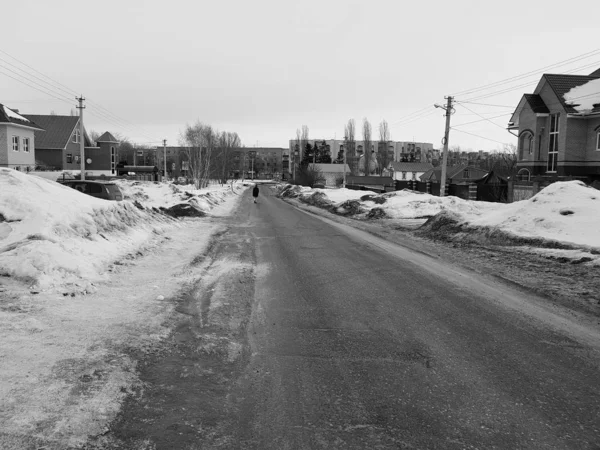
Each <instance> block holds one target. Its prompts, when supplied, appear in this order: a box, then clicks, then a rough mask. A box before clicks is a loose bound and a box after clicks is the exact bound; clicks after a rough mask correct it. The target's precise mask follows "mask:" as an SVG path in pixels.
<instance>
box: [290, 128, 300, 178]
mask: <svg viewBox="0 0 600 450" xmlns="http://www.w3.org/2000/svg"><path fill="white" fill-rule="evenodd" d="M293 147H294V148H292V149H290V150H291V152H292V154H291V157H292V164H293V165H292V170H293V174H292V175H293V177H294V180H295V179H296V170H297V169H298V167H297V166H298V155H300V157H301V158H302V131H300V128H297V129H296V140H295V141H294V146H293ZM296 153H298V154H296Z"/></svg>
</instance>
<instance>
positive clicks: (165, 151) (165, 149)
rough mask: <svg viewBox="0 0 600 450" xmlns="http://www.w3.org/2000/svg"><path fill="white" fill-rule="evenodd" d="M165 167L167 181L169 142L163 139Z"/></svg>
mask: <svg viewBox="0 0 600 450" xmlns="http://www.w3.org/2000/svg"><path fill="white" fill-rule="evenodd" d="M163 159H164V161H163V167H164V171H165V172H164V178H165V180H167V140H166V139H163Z"/></svg>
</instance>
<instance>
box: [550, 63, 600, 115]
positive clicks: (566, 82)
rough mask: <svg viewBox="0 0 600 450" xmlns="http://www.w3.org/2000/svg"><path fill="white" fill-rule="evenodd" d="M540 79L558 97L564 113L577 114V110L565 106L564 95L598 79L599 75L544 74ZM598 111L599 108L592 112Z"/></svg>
mask: <svg viewBox="0 0 600 450" xmlns="http://www.w3.org/2000/svg"><path fill="white" fill-rule="evenodd" d="M594 73H595V72H594ZM542 78H543V79H546V81H547V83H548V84H549V85H550V87H551V88H552V90H553V91H554V93H555V94H556V97H558V100H559V101H560V103H561V105H562V106H563V107H564V108H565V111H567V113H569V114H572V113H577V110H576V109H575V108H573V106H571V105H567V103H566V100H565V94H566V93H567V92H569V91H570V90H571V89H573V88H575V87H577V86H581V85H582V84H585V83H587V82H588V81H591V80H595V79H596V78H600V75H598V76H590V75H555V74H544V75H543V76H542ZM598 111H600V107H596V108H594V110H593V112H598Z"/></svg>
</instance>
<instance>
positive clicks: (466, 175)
mask: <svg viewBox="0 0 600 450" xmlns="http://www.w3.org/2000/svg"><path fill="white" fill-rule="evenodd" d="M463 178H469V169H465V170H463Z"/></svg>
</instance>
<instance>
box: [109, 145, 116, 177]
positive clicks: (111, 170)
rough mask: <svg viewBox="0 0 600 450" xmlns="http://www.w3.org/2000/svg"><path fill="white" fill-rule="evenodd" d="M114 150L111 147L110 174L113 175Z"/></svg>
mask: <svg viewBox="0 0 600 450" xmlns="http://www.w3.org/2000/svg"><path fill="white" fill-rule="evenodd" d="M115 158H116V155H115V148H114V147H111V148H110V173H111V174H114V173H115Z"/></svg>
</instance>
